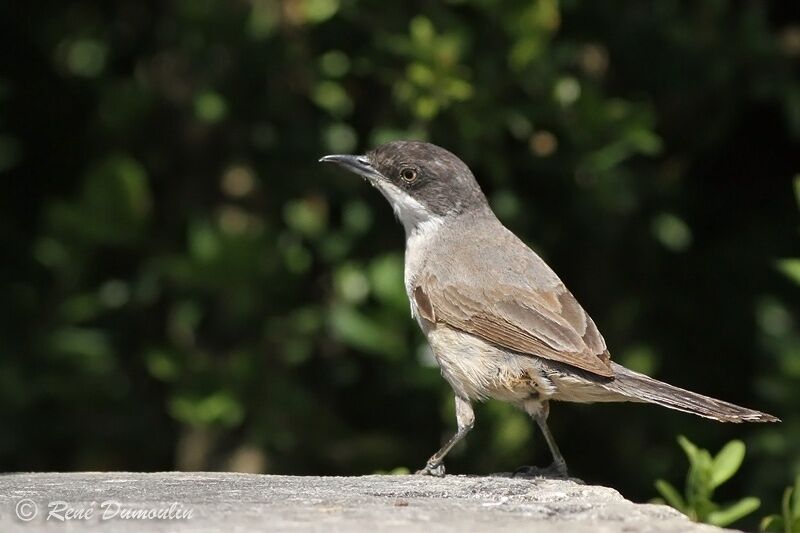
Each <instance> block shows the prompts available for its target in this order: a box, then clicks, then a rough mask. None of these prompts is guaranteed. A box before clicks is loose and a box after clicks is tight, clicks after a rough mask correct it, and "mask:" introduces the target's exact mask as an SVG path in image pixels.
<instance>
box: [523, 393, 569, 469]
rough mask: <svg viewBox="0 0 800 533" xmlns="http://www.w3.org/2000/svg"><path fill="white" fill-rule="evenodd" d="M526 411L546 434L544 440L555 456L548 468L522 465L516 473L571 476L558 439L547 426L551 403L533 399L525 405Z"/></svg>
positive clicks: (551, 453)
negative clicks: (559, 447)
mask: <svg viewBox="0 0 800 533" xmlns="http://www.w3.org/2000/svg"><path fill="white" fill-rule="evenodd" d="M523 408H524V409H525V411H526V412H527V413H528V414H529V415H530V417H531V418H533V419H534V420H535V421H536V425H538V426H539V429H540V430H541V431H542V435H544V440H545V441H546V442H547V447H548V448H550V455H552V456H553V464H552V465H550V466H549V467H547V468H536V467H534V466H521V467H519V468H517V469H516V470H515V471H514V475H517V474H528V475H554V474H555V475H557V476H560V477H569V474H568V473H567V462H566V461H565V460H564V456H563V455H561V450H559V449H558V445H557V444H556V439H555V438H553V434H552V433H550V428H549V427H547V415H548V414H550V404H549V403H548V402H547V401H538V400H537V401H531V402H529V403H526V404H525V405H524V407H523Z"/></svg>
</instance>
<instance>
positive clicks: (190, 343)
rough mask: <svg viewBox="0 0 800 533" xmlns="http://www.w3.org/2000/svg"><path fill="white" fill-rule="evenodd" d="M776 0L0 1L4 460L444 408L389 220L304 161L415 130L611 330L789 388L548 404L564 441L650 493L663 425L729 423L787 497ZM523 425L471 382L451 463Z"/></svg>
mask: <svg viewBox="0 0 800 533" xmlns="http://www.w3.org/2000/svg"><path fill="white" fill-rule="evenodd" d="M788 4H791V2H788V3H787V2H771V3H769V2H757V1H752V2H751V1H744V2H742V1H733V0H710V1H706V0H702V1H697V2H676V1H670V0H666V1H665V0H647V1H644V2H643V1H641V0H625V1H622V2H615V3H614V5H613V6H609V5H608V4H607V3H605V2H586V1H585V2H576V1H574V0H562V1H557V0H531V1H528V0H525V1H521V0H520V1H509V2H496V1H489V0H446V1H442V2H385V1H377V0H347V1H344V0H247V1H241V2H232V1H229V0H165V1H160V2H135V1H134V2H131V1H128V2H96V1H93V0H72V1H70V2H64V1H63V0H39V1H36V2H22V1H17V2H0V41H2V42H1V43H0V44H2V46H0V56H2V57H1V58H0V177H1V178H2V183H3V185H4V187H3V192H2V194H0V239H1V240H2V243H3V261H2V268H1V269H0V309H2V313H1V316H0V470H13V471H20V470H25V471H27V470H38V469H56V470H92V469H106V468H115V469H134V470H163V469H170V468H176V467H180V468H197V469H204V468H205V469H210V468H220V469H226V468H233V467H234V466H232V465H239V464H240V462H239V461H238V460H237V458H239V457H242V456H248V457H253V456H258V458H259V460H257V461H253V462H251V463H248V464H249V465H250V466H249V467H248V468H251V469H253V470H255V471H264V472H277V473H295V474H352V473H365V472H374V471H378V470H382V471H386V470H387V469H389V468H394V467H407V468H409V469H410V470H411V471H413V470H416V469H417V468H419V466H420V465H421V463H422V462H423V461H424V460H425V459H426V458H427V457H428V456H429V455H430V453H431V452H432V451H433V449H434V448H435V447H436V446H437V444H439V443H440V442H441V440H442V439H443V438H444V437H446V436H447V435H449V434H450V433H451V432H452V429H453V425H454V414H453V401H452V393H451V392H450V390H449V387H448V385H447V384H446V382H445V381H444V380H443V379H442V378H441V376H440V375H439V371H438V369H437V368H436V365H435V361H434V360H433V358H432V356H431V354H430V352H429V350H428V349H427V347H426V346H425V344H424V342H423V339H422V338H421V336H420V334H419V331H418V328H417V326H416V324H414V322H413V321H412V319H411V318H410V316H409V307H408V301H407V298H406V295H405V290H404V287H403V281H402V278H403V257H402V248H403V245H404V238H403V233H402V232H403V230H402V228H401V227H400V226H399V225H398V224H397V223H396V221H395V220H394V216H393V214H392V213H391V210H390V209H389V208H388V206H387V205H386V203H385V201H384V200H383V199H382V198H381V197H380V195H379V194H377V193H376V192H375V191H374V190H372V189H370V188H369V187H367V186H365V185H364V183H363V182H362V181H361V180H358V179H355V178H353V177H351V176H345V175H343V174H342V173H339V172H335V171H332V170H331V169H329V168H325V167H323V166H322V165H319V164H318V163H317V160H318V159H319V157H320V156H322V155H325V154H328V153H342V152H353V153H360V152H363V151H365V150H368V149H370V148H372V147H373V146H375V145H376V144H377V143H380V142H383V141H386V140H389V139H394V138H416V139H428V140H431V141H433V142H435V143H437V144H440V145H442V146H444V147H446V148H448V149H450V150H452V151H453V152H455V153H457V154H459V155H460V156H461V157H462V158H463V159H464V160H465V161H466V162H467V163H468V164H469V165H470V167H471V168H472V169H473V170H474V172H475V175H476V177H477V178H478V180H479V181H480V183H481V186H482V187H483V188H484V190H485V191H486V193H487V196H488V198H489V199H490V201H491V203H492V206H493V207H494V208H495V210H496V212H497V213H498V216H500V218H501V219H502V221H503V222H504V223H505V224H506V225H507V226H508V227H509V228H511V229H512V230H513V231H514V232H515V233H517V234H518V235H520V237H521V238H523V239H524V240H525V241H526V242H527V243H529V244H530V245H531V246H533V247H534V248H536V250H537V251H539V252H540V253H541V254H542V255H543V256H544V257H545V258H546V259H547V261H548V262H549V263H550V264H551V265H552V266H553V267H554V269H555V270H556V271H557V272H558V273H559V275H560V276H561V277H562V278H563V279H564V281H565V282H566V284H567V285H568V286H569V287H570V290H571V291H572V292H573V293H574V294H575V295H576V297H577V298H578V299H579V301H580V302H581V303H582V304H583V306H584V307H585V308H586V309H587V310H588V311H589V313H590V314H591V315H592V317H593V318H594V320H595V322H596V323H597V324H598V326H599V328H600V330H601V331H602V332H603V335H604V336H605V338H606V340H607V343H608V345H609V348H610V350H611V353H612V356H613V357H614V359H615V360H616V361H618V362H619V363H622V364H626V365H630V366H632V367H635V368H636V369H638V370H642V371H646V372H647V373H652V374H653V375H655V376H656V377H658V378H663V379H666V380H667V381H671V382H674V383H675V384H676V385H680V386H684V387H687V388H692V389H695V390H698V391H699V392H703V393H707V394H711V395H713V396H717V397H720V398H723V399H727V400H731V401H735V402H736V403H740V404H743V405H748V406H752V407H755V408H760V409H764V410H767V411H770V412H774V414H776V415H779V416H780V417H781V418H782V419H783V420H784V423H783V424H781V425H774V426H771V427H765V426H763V425H757V426H756V425H753V426H745V425H736V426H721V425H717V424H714V423H710V422H708V421H705V420H701V419H696V418H692V417H690V416H688V415H681V414H675V413H669V412H667V411H665V410H657V409H655V408H648V407H644V406H638V405H619V406H609V405H602V406H594V407H591V408H586V409H584V408H582V407H580V406H568V405H561V404H557V405H553V407H552V415H551V418H550V420H551V425H552V429H553V431H554V433H555V434H556V436H557V438H558V441H559V445H560V446H561V449H562V451H563V452H564V455H565V456H566V457H567V460H568V461H569V463H570V468H571V471H572V472H575V474H576V475H579V476H582V477H584V478H586V479H592V480H598V481H601V482H602V483H604V484H609V485H612V486H615V487H617V488H619V489H620V490H621V491H622V492H623V493H624V494H625V495H626V496H627V497H629V498H632V499H640V500H641V499H644V498H646V497H647V495H648V494H649V493H650V491H651V490H652V489H651V486H650V480H652V479H656V478H658V477H665V476H666V475H667V473H666V472H668V469H669V468H670V465H672V464H674V463H676V462H677V461H680V460H681V455H680V454H681V452H680V451H679V450H677V448H676V449H674V450H673V449H672V447H670V446H668V445H665V444H664V443H668V442H671V441H670V439H672V437H673V435H676V434H680V433H687V432H691V434H693V435H698V437H697V438H698V439H702V440H703V442H720V443H721V442H724V441H725V440H730V439H733V438H741V439H742V440H744V441H745V442H747V443H748V453H749V456H748V457H749V460H748V464H746V465H744V466H743V467H742V472H741V474H740V475H737V476H736V477H735V478H734V479H733V480H731V481H729V482H728V483H727V484H726V485H723V488H724V489H730V490H732V491H733V490H736V491H742V492H744V491H746V493H748V494H755V495H757V496H759V497H761V498H762V499H763V500H764V501H766V499H767V498H772V497H773V496H774V494H776V493H777V492H778V491H780V490H782V488H783V487H782V486H779V484H780V483H782V481H781V480H783V479H784V476H785V472H786V470H787V468H790V469H793V470H798V469H800V363H798V362H799V361H800V333H798V332H799V331H800V330H799V329H798V324H797V317H798V316H799V315H798V313H800V307H799V305H800V297H798V296H800V294H798V290H800V284H798V283H796V281H797V264H796V261H795V259H796V258H797V256H798V254H797V236H798V235H797V202H796V198H795V197H793V196H792V185H791V183H790V182H791V178H792V176H794V175H796V174H797V171H798V169H797V167H796V164H795V163H794V161H795V159H796V155H797V154H796V145H797V142H798V141H799V140H800V119H799V118H798V117H800V113H799V112H798V110H800V105H798V102H800V96H798V95H800V91H798V87H799V86H800V85H798V80H797V74H796V62H797V57H798V47H797V42H798V41H797V35H798V27H799V25H798V23H797V21H796V20H795V19H792V18H790V16H789V15H788V14H787V12H788V11H789V9H788V8H787V7H785V5H788ZM795 187H798V185H795ZM465 245H469V243H465ZM776 265H777V268H776ZM620 420H624V421H625V423H624V424H621V423H620ZM609 428H614V430H613V431H609ZM535 433H536V432H535V430H534V427H533V425H532V424H531V423H530V421H529V420H528V419H527V417H526V416H525V415H524V414H523V413H521V412H520V411H518V410H516V409H515V408H513V407H512V406H509V405H502V404H495V403H490V404H488V405H485V406H483V407H481V408H479V411H478V413H477V424H476V427H475V429H474V431H473V432H472V433H471V434H470V436H469V438H468V439H467V441H466V443H465V444H464V445H463V446H459V447H458V449H456V450H454V453H453V455H452V457H451V458H450V462H449V463H448V470H449V471H451V472H475V473H486V472H493V471H500V470H510V469H513V468H515V467H517V466H519V465H520V464H530V463H535V462H539V461H543V460H545V459H546V454H544V452H542V453H540V450H538V449H537V450H535V453H534V443H535V442H536V440H535V438H534V435H535ZM589 436H590V438H589ZM645 450H647V453H645ZM631 457H635V468H632V467H631ZM236 467H237V468H238V467H239V466H236ZM718 475H719V474H718Z"/></svg>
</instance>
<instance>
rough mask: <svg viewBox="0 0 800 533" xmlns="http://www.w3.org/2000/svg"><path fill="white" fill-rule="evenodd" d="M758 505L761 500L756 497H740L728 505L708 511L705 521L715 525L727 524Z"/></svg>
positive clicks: (748, 512) (745, 514)
mask: <svg viewBox="0 0 800 533" xmlns="http://www.w3.org/2000/svg"><path fill="white" fill-rule="evenodd" d="M760 506H761V500H759V499H758V498H752V497H749V498H742V499H741V500H739V501H738V502H736V503H734V504H731V505H729V506H728V507H725V508H723V509H720V510H719V511H714V512H711V513H709V514H708V519H707V522H708V523H709V524H712V525H715V526H720V527H722V526H727V525H728V524H732V523H733V522H736V521H737V520H739V519H740V518H743V517H745V516H747V515H749V514H750V513H752V512H753V511H755V510H756V509H758V508H759V507H760Z"/></svg>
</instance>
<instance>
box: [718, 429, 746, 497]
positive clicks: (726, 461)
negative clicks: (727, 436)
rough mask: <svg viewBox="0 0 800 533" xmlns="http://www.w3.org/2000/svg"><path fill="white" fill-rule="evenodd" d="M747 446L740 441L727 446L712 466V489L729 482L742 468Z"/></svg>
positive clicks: (731, 442) (733, 441)
mask: <svg viewBox="0 0 800 533" xmlns="http://www.w3.org/2000/svg"><path fill="white" fill-rule="evenodd" d="M744 453H745V446H744V443H743V442H742V441H740V440H732V441H730V442H729V443H728V444H726V445H725V446H724V447H723V448H722V450H720V452H719V453H718V454H717V456H716V457H715V458H714V461H713V462H712V464H711V479H710V483H711V487H712V488H716V487H719V486H720V485H722V484H723V483H725V482H726V481H728V480H729V479H730V478H731V477H733V475H734V474H735V473H736V471H737V470H739V467H740V466H742V461H743V460H744Z"/></svg>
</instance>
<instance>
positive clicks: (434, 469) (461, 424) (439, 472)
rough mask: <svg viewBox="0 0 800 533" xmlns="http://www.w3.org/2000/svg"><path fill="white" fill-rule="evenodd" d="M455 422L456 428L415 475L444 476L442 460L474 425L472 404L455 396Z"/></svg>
mask: <svg viewBox="0 0 800 533" xmlns="http://www.w3.org/2000/svg"><path fill="white" fill-rule="evenodd" d="M456 422H457V423H458V430H457V431H456V434H455V435H453V436H452V437H451V438H450V440H448V441H447V443H446V444H445V445H444V446H442V447H441V449H439V451H438V452H436V453H435V454H433V455H432V456H431V458H430V459H428V462H427V463H426V464H425V467H424V468H423V469H421V470H417V472H416V474H417V475H423V476H436V477H443V476H444V463H442V460H443V459H444V456H445V455H447V453H448V452H449V451H450V450H451V449H452V448H453V446H455V445H456V444H458V442H459V441H460V440H461V439H463V438H464V437H465V436H466V434H467V433H469V430H471V429H472V427H473V426H474V425H475V412H474V411H473V410H472V404H471V403H470V401H469V400H467V399H465V398H461V397H459V396H456Z"/></svg>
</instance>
